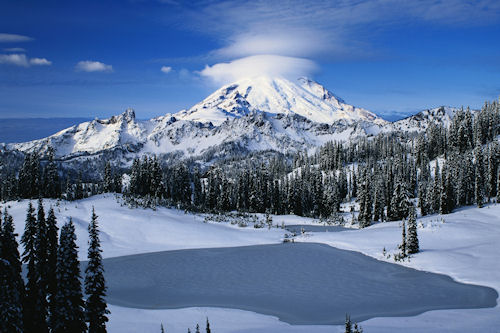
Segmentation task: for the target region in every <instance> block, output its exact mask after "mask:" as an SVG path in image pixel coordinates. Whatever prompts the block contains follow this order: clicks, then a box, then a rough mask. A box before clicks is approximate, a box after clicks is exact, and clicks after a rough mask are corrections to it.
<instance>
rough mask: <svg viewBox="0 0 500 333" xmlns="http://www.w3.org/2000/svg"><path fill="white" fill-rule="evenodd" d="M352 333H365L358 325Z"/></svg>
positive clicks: (355, 325)
mask: <svg viewBox="0 0 500 333" xmlns="http://www.w3.org/2000/svg"><path fill="white" fill-rule="evenodd" d="M352 333H363V328H361V326H358V324H357V323H355V324H354V331H352Z"/></svg>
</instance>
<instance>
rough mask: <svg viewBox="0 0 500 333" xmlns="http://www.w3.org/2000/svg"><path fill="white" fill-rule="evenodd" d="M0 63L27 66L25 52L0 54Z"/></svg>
mask: <svg viewBox="0 0 500 333" xmlns="http://www.w3.org/2000/svg"><path fill="white" fill-rule="evenodd" d="M0 64H6V65H15V66H22V67H29V65H30V64H29V61H28V58H27V57H26V55H25V54H0Z"/></svg>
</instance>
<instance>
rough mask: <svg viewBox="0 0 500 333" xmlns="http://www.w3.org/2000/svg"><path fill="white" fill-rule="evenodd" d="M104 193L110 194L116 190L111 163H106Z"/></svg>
mask: <svg viewBox="0 0 500 333" xmlns="http://www.w3.org/2000/svg"><path fill="white" fill-rule="evenodd" d="M103 178H104V192H105V193H109V192H112V191H113V190H114V188H113V187H114V186H113V175H112V174H111V163H110V162H109V161H106V164H105V166H104V177H103Z"/></svg>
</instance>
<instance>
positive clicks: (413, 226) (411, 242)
mask: <svg viewBox="0 0 500 333" xmlns="http://www.w3.org/2000/svg"><path fill="white" fill-rule="evenodd" d="M407 238H408V239H407V241H406V247H407V249H408V254H414V253H418V251H419V245H418V235H417V212H416V211H415V207H414V206H412V207H411V208H410V216H409V217H408V236H407Z"/></svg>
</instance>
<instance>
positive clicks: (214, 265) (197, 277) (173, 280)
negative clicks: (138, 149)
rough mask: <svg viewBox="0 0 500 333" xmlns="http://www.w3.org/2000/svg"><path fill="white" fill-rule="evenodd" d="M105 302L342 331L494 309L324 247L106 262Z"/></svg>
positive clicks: (479, 296)
mask: <svg viewBox="0 0 500 333" xmlns="http://www.w3.org/2000/svg"><path fill="white" fill-rule="evenodd" d="M104 262H105V269H106V279H107V284H108V297H107V300H108V302H109V303H111V304H114V305H119V306H125V307H134V308H145V309H170V308H184V307H223V308H235V309H242V310H249V311H254V312H258V313H261V314H266V315H273V316H276V317H278V318H279V319H280V320H282V321H284V322H288V323H290V324H342V323H343V322H344V320H345V314H346V313H350V314H351V318H353V319H354V320H355V321H361V320H365V319H368V318H372V317H380V316H409V315H416V314H419V313H422V312H425V311H428V310H436V309H457V308H480V307H494V306H495V305H496V299H497V297H498V294H497V292H496V291H495V290H494V289H491V288H487V287H482V286H476V285H469V284H462V283H457V282H455V281H453V280H452V279H451V278H450V277H448V276H445V275H439V274H434V273H427V272H422V271H417V270H414V269H410V268H406V267H403V266H399V265H395V264H390V263H386V262H381V261H378V260H375V259H373V258H370V257H368V256H365V255H363V254H360V253H356V252H351V251H346V250H340V249H336V248H333V247H330V246H327V245H323V244H316V243H294V244H277V245H257V246H245V247H229V248H211V249H192V250H177V251H166V252H156V253H147V254H139V255H131V256H124V257H117V258H109V259H105V260H104Z"/></svg>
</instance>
